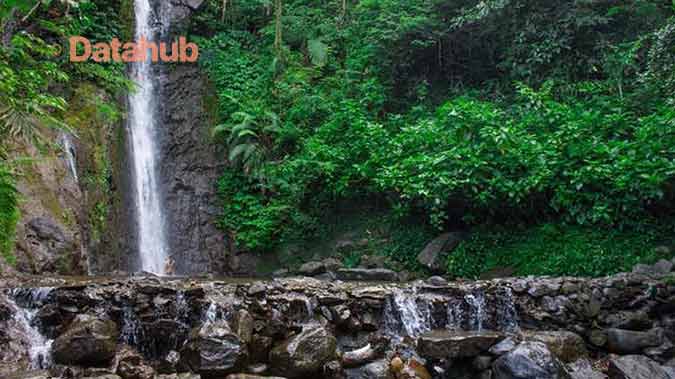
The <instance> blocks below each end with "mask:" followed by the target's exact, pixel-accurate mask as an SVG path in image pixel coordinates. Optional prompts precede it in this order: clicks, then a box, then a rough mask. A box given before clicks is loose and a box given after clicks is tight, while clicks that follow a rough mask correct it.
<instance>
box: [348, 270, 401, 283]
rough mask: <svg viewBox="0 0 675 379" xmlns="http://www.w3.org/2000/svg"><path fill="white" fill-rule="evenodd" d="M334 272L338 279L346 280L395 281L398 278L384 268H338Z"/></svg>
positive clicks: (394, 273)
mask: <svg viewBox="0 0 675 379" xmlns="http://www.w3.org/2000/svg"><path fill="white" fill-rule="evenodd" d="M335 274H336V275H337V278H338V279H340V280H346V281H361V282H395V281H397V280H398V275H397V274H396V272H394V271H392V270H387V269H384V268H374V269H366V268H351V269H348V268H343V269H339V270H338V271H337V272H336V273H335Z"/></svg>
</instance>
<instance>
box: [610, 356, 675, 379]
mask: <svg viewBox="0 0 675 379" xmlns="http://www.w3.org/2000/svg"><path fill="white" fill-rule="evenodd" d="M608 373H609V377H610V378H612V379H670V378H669V376H668V374H667V373H666V371H665V370H664V369H663V368H661V366H659V365H658V363H656V362H654V361H653V360H651V359H649V358H647V357H645V356H643V355H625V356H622V357H616V358H611V359H610V360H609V369H608Z"/></svg>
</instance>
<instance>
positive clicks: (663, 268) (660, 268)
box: [633, 259, 673, 276]
mask: <svg viewBox="0 0 675 379" xmlns="http://www.w3.org/2000/svg"><path fill="white" fill-rule="evenodd" d="M672 270H673V262H671V261H667V260H665V259H661V260H660V261H658V262H656V263H655V264H653V265H646V264H637V265H635V267H633V273H636V274H644V275H649V276H663V275H667V274H669V273H670V272H671V271H672Z"/></svg>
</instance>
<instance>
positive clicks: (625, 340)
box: [607, 328, 662, 354]
mask: <svg viewBox="0 0 675 379" xmlns="http://www.w3.org/2000/svg"><path fill="white" fill-rule="evenodd" d="M661 342H662V336H661V333H659V332H658V330H656V329H653V330H650V331H647V332H636V331H633V330H625V329H617V328H611V329H607V349H608V350H609V351H610V352H612V353H617V354H633V353H639V352H641V351H642V350H643V349H645V348H647V347H653V346H659V345H661Z"/></svg>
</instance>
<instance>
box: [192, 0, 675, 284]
mask: <svg viewBox="0 0 675 379" xmlns="http://www.w3.org/2000/svg"><path fill="white" fill-rule="evenodd" d="M221 5H222V3H221V2H219V1H211V2H209V3H208V4H207V9H206V11H205V12H204V14H203V16H202V17H203V18H202V19H200V20H197V26H196V27H193V30H197V29H199V30H200V31H201V32H202V33H204V34H205V38H203V40H200V47H202V51H203V54H202V57H203V59H202V61H201V63H202V65H203V66H204V67H205V68H206V70H207V72H208V73H209V77H210V79H211V81H212V82H213V84H214V87H215V88H216V93H217V95H218V99H219V104H218V109H217V118H218V122H217V124H218V125H219V126H217V127H215V136H216V137H217V138H219V140H220V141H222V142H223V145H224V148H225V150H227V154H226V155H225V157H224V158H229V160H230V161H231V162H232V163H233V165H232V168H231V169H229V170H228V172H227V173H226V174H225V176H224V177H223V178H222V179H221V182H220V187H221V189H223V188H225V190H223V191H221V194H223V200H224V203H225V204H226V205H225V211H224V212H223V219H222V226H223V228H225V229H227V230H230V231H234V232H235V234H236V235H237V238H236V239H237V240H239V241H240V242H242V243H241V245H242V246H245V247H248V248H254V249H258V250H270V249H271V248H273V247H274V246H275V245H276V244H277V243H278V242H279V241H281V240H283V239H284V238H286V237H284V236H287V235H288V233H290V231H293V233H295V234H300V235H302V234H306V235H311V234H313V233H315V231H316V230H317V225H316V224H315V223H314V222H313V221H311V220H316V219H320V218H321V217H322V216H324V215H325V213H326V212H331V209H333V208H334V206H335V205H336V204H340V202H343V201H349V200H350V199H355V198H360V197H363V196H373V197H377V198H380V199H383V200H384V201H385V202H386V203H387V204H388V205H389V208H390V213H392V214H394V213H400V214H403V215H405V214H410V213H411V212H412V213H415V212H421V213H422V214H423V215H424V216H425V218H426V220H427V222H426V223H425V224H429V225H431V226H433V227H435V228H436V229H438V230H442V229H446V228H448V227H451V226H453V227H456V226H458V225H461V226H475V225H481V224H488V225H495V224H504V223H524V224H528V225H536V224H541V223H549V222H553V223H558V222H565V223H567V224H568V225H571V227H577V226H584V227H586V226H589V227H590V226H597V227H603V228H608V227H616V228H618V229H626V230H630V229H631V228H632V227H634V226H635V225H636V224H640V223H644V222H646V220H647V221H650V220H653V219H655V218H659V217H664V216H665V215H668V214H670V213H672V212H673V210H675V209H674V207H673V201H672V200H673V198H675V192H674V191H673V188H674V187H673V184H674V182H673V177H674V174H675V161H674V160H673V156H675V150H674V148H673V146H675V134H674V132H673V131H674V130H675V128H674V126H675V125H674V124H673V123H674V122H675V121H674V120H675V114H674V113H673V104H674V103H673V97H672V94H673V93H675V90H674V87H673V86H674V85H673V76H672V73H673V72H675V70H672V69H670V68H671V66H672V62H671V61H672V59H670V58H671V57H672V55H673V50H672V49H673V46H674V45H673V43H674V41H673V38H672V35H673V28H672V25H673V22H672V20H673V16H674V10H673V9H672V7H671V6H670V4H664V3H663V2H655V1H648V0H631V1H626V2H622V3H620V4H618V3H611V2H609V3H608V2H578V1H563V2H557V3H551V2H546V1H539V0H490V1H478V0H462V1H447V0H409V1H401V0H377V1H359V2H347V4H346V5H347V7H346V8H345V9H343V8H342V4H341V2H337V1H336V2H322V3H316V2H309V1H307V0H285V1H284V11H283V20H282V24H283V36H284V38H283V44H284V46H282V47H281V51H282V54H280V55H279V56H277V54H276V52H275V50H274V48H273V44H274V36H275V19H274V14H273V13H274V12H273V9H272V8H273V4H272V2H270V1H255V2H247V3H245V4H244V3H242V4H239V3H238V2H234V3H231V4H229V5H228V6H229V8H228V9H227V12H226V14H225V22H222V23H219V22H214V21H213V20H214V19H220V16H221V13H220V12H221V11H222V7H221ZM271 115H273V117H272V116H271ZM270 126H272V127H270ZM249 160H250V162H248V161H249ZM233 175H234V177H235V178H236V180H235V179H233ZM230 180H235V182H234V183H227V182H228V181H230ZM232 204H238V208H239V209H238V210H237V209H231V207H232V206H233V205H232ZM268 208H269V209H268ZM244 226H245V227H244ZM427 227H428V225H424V228H427ZM275 228H280V230H277V229H275ZM257 232H259V233H260V234H259V235H258V234H256V233H257ZM404 235H405V232H403V231H401V238H404ZM423 235H425V234H424V233H412V234H411V236H410V246H411V247H410V248H405V249H402V250H401V251H395V249H394V250H387V249H388V247H386V246H380V247H377V248H378V249H383V250H387V251H386V254H387V255H390V256H392V257H394V258H396V259H398V261H399V262H401V263H402V264H403V265H404V266H405V267H408V268H409V269H414V268H415V267H414V266H415V263H414V257H413V255H414V254H413V253H409V252H411V251H413V250H414V249H413V248H412V246H413V245H414V246H418V245H420V244H421V243H422V242H421V237H420V239H419V240H417V239H416V238H417V237H415V236H423ZM584 241H586V240H584ZM403 244H406V243H403ZM394 245H396V244H394ZM403 250H405V252H404V251H403ZM587 272H590V270H589V271H587Z"/></svg>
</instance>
